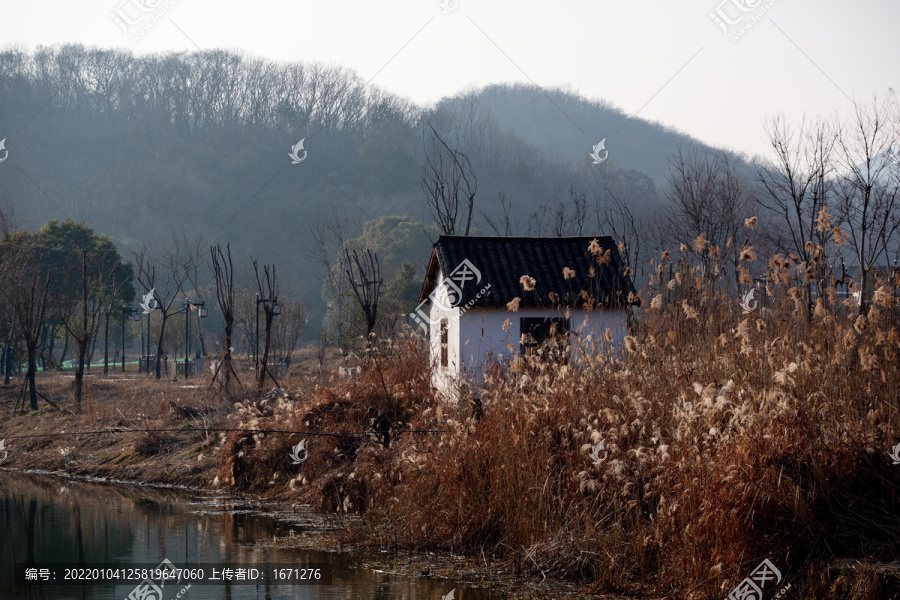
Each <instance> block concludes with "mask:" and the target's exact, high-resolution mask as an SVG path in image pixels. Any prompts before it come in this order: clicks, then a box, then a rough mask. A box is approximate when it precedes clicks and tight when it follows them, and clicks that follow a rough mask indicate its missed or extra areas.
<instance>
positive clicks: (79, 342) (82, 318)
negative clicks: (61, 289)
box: [56, 250, 118, 413]
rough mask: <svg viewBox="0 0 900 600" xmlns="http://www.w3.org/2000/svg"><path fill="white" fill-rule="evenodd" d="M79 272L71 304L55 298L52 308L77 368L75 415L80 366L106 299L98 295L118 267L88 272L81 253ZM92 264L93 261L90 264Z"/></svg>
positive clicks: (94, 268) (84, 253)
mask: <svg viewBox="0 0 900 600" xmlns="http://www.w3.org/2000/svg"><path fill="white" fill-rule="evenodd" d="M80 262H81V265H80V266H81V268H80V269H79V273H78V278H79V279H81V286H80V287H81V290H80V294H79V295H78V299H77V301H76V302H75V303H74V304H69V302H68V298H65V297H62V296H61V295H59V294H57V295H56V296H57V297H56V304H57V307H58V314H59V316H60V319H62V322H63V326H64V327H65V328H66V332H67V333H68V335H69V336H70V337H71V339H72V340H73V341H74V342H75V346H76V352H77V366H76V369H75V412H77V413H81V397H82V390H83V388H84V366H85V361H86V360H88V349H89V348H90V345H91V342H92V341H94V340H95V339H96V337H97V333H98V332H99V330H100V324H101V323H102V322H103V320H102V319H101V318H100V317H101V316H102V315H103V314H104V312H105V310H104V309H105V307H106V302H105V300H107V298H105V297H103V296H101V295H100V291H101V290H102V289H103V288H105V287H106V285H107V284H108V282H109V280H110V279H112V278H113V275H114V273H115V268H116V267H117V266H118V264H115V265H113V268H112V269H110V270H105V269H104V270H99V271H98V270H97V267H100V265H97V264H92V265H91V267H92V269H91V270H90V271H89V270H88V253H87V251H86V250H82V251H81V261H80ZM92 262H93V261H92ZM67 309H70V310H67Z"/></svg>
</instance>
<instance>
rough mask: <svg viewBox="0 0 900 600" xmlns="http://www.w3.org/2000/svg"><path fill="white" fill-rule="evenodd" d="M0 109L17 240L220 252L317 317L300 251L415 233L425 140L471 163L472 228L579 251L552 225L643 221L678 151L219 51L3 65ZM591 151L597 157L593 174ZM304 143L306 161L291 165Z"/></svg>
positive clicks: (526, 112)
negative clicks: (604, 204)
mask: <svg viewBox="0 0 900 600" xmlns="http://www.w3.org/2000/svg"><path fill="white" fill-rule="evenodd" d="M0 107H2V108H0V137H5V138H6V144H5V146H6V149H7V150H8V152H9V157H8V159H7V161H5V163H4V164H3V165H2V168H0V194H2V201H3V202H4V204H5V206H6V207H7V209H12V212H13V213H14V214H15V216H16V218H17V220H18V221H19V222H20V223H22V224H23V225H25V226H26V227H28V228H30V229H36V228H38V227H40V226H41V224H43V223H44V222H45V221H47V220H48V219H50V218H60V219H64V218H71V219H73V220H74V221H76V222H77V221H84V222H85V223H87V224H88V225H89V226H91V227H92V228H94V229H95V230H96V231H97V232H98V233H100V234H103V235H108V236H110V237H111V238H112V239H113V240H114V241H115V242H116V244H117V245H118V246H119V247H120V248H121V250H122V252H123V255H124V256H126V257H127V256H130V255H131V253H132V252H133V251H135V250H137V249H138V248H140V247H141V246H142V245H144V244H146V245H149V246H154V245H159V244H165V243H166V240H167V239H169V237H170V235H171V232H172V231H177V232H179V233H186V234H188V235H192V236H196V237H199V238H201V239H209V240H215V241H227V242H230V243H231V244H232V247H233V248H235V249H239V252H241V253H242V255H250V254H253V255H254V256H258V257H259V258H260V260H262V261H266V262H277V263H278V264H279V266H280V267H281V269H282V272H283V273H291V274H292V275H295V276H296V279H297V280H298V281H303V282H305V287H304V289H303V291H302V295H303V298H302V299H303V300H305V301H307V302H309V303H310V304H312V305H313V307H314V308H315V307H316V306H317V305H318V306H319V307H320V308H321V297H320V296H321V290H322V288H321V285H320V284H319V283H318V282H321V281H322V278H323V273H321V272H320V271H317V270H316V268H317V266H316V264H315V262H314V261H309V260H306V259H305V258H304V254H303V251H302V248H303V246H304V243H305V242H306V241H307V240H308V238H309V229H310V227H311V226H312V225H313V224H314V223H315V222H316V221H317V220H318V219H319V218H321V217H323V216H334V215H343V217H344V218H345V219H346V220H347V221H348V222H349V223H350V231H351V232H352V233H353V235H359V234H360V233H361V232H362V224H363V223H365V222H367V221H371V220H374V219H376V218H377V217H379V216H383V215H408V216H410V217H412V219H413V220H415V221H418V222H421V223H422V224H423V227H426V226H428V225H429V224H430V223H432V222H433V218H432V214H431V212H430V211H429V208H428V206H427V204H426V202H425V195H424V194H423V191H422V182H421V180H422V175H423V164H424V162H425V158H424V157H425V154H426V152H427V148H428V142H429V140H430V139H432V138H433V137H434V136H435V135H438V136H440V138H441V139H442V140H444V141H445V142H446V143H447V144H448V145H449V146H451V147H453V148H454V149H457V150H458V151H459V152H461V153H464V155H465V156H466V157H467V158H468V160H469V161H470V163H471V170H472V172H473V174H474V177H475V179H476V182H477V192H476V194H475V198H474V211H473V227H475V228H476V229H479V230H481V231H486V232H492V231H494V230H497V231H499V232H500V233H507V232H509V233H519V234H528V233H531V234H536V233H554V232H555V233H577V232H574V231H572V232H568V231H563V230H562V229H560V228H561V227H563V229H564V228H565V227H564V225H563V224H562V223H561V221H560V219H559V218H558V217H559V215H558V213H559V212H560V211H561V210H562V211H565V210H567V209H566V205H567V204H569V203H570V202H571V199H572V198H574V197H576V196H578V195H579V194H580V195H582V196H587V197H588V198H589V199H590V200H591V201H592V202H594V201H596V200H598V199H599V198H600V197H601V196H605V197H606V198H607V199H610V198H612V197H613V196H614V197H615V198H616V200H617V201H623V202H626V203H628V204H629V206H632V207H636V208H635V209H636V210H638V211H640V210H641V209H642V207H653V206H655V205H656V203H657V202H658V193H657V189H658V187H659V185H660V183H661V181H660V178H661V177H662V176H663V174H664V173H665V171H666V163H667V160H668V157H669V156H671V155H673V154H674V153H675V152H676V151H677V148H678V145H679V144H682V143H690V142H691V140H689V139H688V138H686V137H685V136H681V135H679V134H677V133H675V132H673V131H671V130H669V129H666V128H663V127H661V126H657V125H653V124H650V123H647V122H643V121H641V120H640V119H634V120H632V121H631V122H629V123H628V125H627V127H626V128H625V129H624V130H623V131H622V132H621V133H619V134H617V135H615V136H614V135H613V134H614V133H615V131H614V130H613V128H615V129H618V128H619V127H621V125H622V124H624V122H625V116H624V115H623V114H622V113H621V111H618V110H615V109H613V108H610V107H609V106H608V105H606V104H604V103H600V102H592V101H588V100H585V99H583V98H580V97H578V96H577V95H574V94H571V93H567V92H562V91H550V92H545V91H543V90H540V89H537V88H531V87H520V86H516V87H508V86H507V87H504V86H492V87H489V88H487V89H484V90H481V91H476V92H469V93H465V94H461V95H459V96H457V97H453V98H446V99H444V100H442V101H441V102H439V103H438V104H437V106H435V107H420V106H416V105H414V104H413V103H411V102H409V101H407V100H405V99H403V98H399V97H397V96H394V95H392V94H390V93H389V92H386V91H383V90H380V89H377V88H375V87H372V86H367V85H366V84H365V82H364V81H363V80H362V79H361V78H360V77H359V76H358V75H357V74H356V73H354V72H352V71H349V70H347V69H344V68H341V67H335V66H323V65H320V64H315V63H306V62H297V63H291V64H282V63H276V62H272V61H268V60H263V59H257V58H251V57H247V56H242V55H239V54H235V53H231V52H226V51H207V52H202V53H201V52H195V53H179V54H165V55H152V56H135V55H133V54H131V53H129V52H126V51H121V50H107V49H93V48H86V47H83V46H75V45H68V46H61V47H52V48H39V49H38V50H36V51H35V52H33V53H29V52H25V51H21V50H18V49H8V50H6V51H4V52H3V53H2V55H0ZM573 122H574V123H577V124H578V125H577V127H576V126H573ZM431 127H433V128H434V129H433V130H432V129H431ZM579 128H580V129H581V131H579ZM601 136H605V137H609V138H610V143H609V144H608V146H607V147H608V148H609V149H610V157H609V159H608V160H607V161H606V162H605V164H603V165H602V167H603V168H602V169H600V168H588V167H596V165H592V164H591V159H590V158H589V157H588V153H589V152H590V151H591V146H592V145H593V144H595V143H597V142H598V141H599V138H601ZM301 139H303V140H304V145H303V150H304V151H306V152H308V155H307V156H306V159H305V160H303V162H300V163H299V164H292V161H291V158H290V157H289V156H288V154H289V153H290V152H291V150H292V147H293V146H294V145H295V144H297V142H298V141H300V140H301ZM613 140H615V141H613ZM300 156H302V152H301V154H300ZM501 198H502V199H503V201H502V202H501ZM555 213H556V214H555ZM554 215H555V216H554ZM585 222H586V224H585V225H584V227H586V228H588V229H591V230H596V229H597V228H598V225H597V222H598V219H597V218H596V216H593V215H588V217H587V219H586V221H585ZM426 260H427V254H426V255H422V256H418V255H417V256H405V257H399V256H398V257H395V259H394V260H393V264H388V265H387V268H388V270H394V271H396V270H397V269H399V266H400V264H401V263H403V262H413V263H416V264H417V265H421V264H422V263H424V262H425V261H426ZM419 268H421V267H419ZM313 282H317V283H313ZM314 312H319V311H314Z"/></svg>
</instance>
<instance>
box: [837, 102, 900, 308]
mask: <svg viewBox="0 0 900 600" xmlns="http://www.w3.org/2000/svg"><path fill="white" fill-rule="evenodd" d="M889 111H890V106H889V104H888V103H887V102H883V103H881V104H879V103H878V101H877V99H876V100H873V102H872V105H871V107H860V106H857V107H856V109H855V111H854V114H853V117H852V119H851V120H850V122H849V123H848V124H847V125H846V126H840V125H839V126H838V127H840V135H839V137H838V147H839V149H840V152H839V153H840V167H841V174H840V175H839V176H838V186H837V195H838V205H839V219H840V221H841V223H844V224H846V225H847V228H848V230H849V231H848V233H849V238H850V244H851V246H852V248H853V254H854V257H855V259H856V263H857V266H858V267H859V273H860V281H859V293H860V302H859V311H860V314H862V313H863V312H864V311H865V307H866V304H867V299H866V294H867V292H868V286H869V281H868V278H869V274H870V272H871V271H872V270H873V269H874V268H876V266H877V263H878V261H879V260H882V259H886V258H887V257H888V255H889V249H888V248H889V244H891V243H892V242H894V241H895V240H896V237H897V234H898V231H900V229H898V228H900V172H898V165H897V164H896V162H895V161H894V160H892V158H893V156H892V152H893V147H894V144H896V143H897V142H898V141H900V136H898V135H897V132H896V130H895V129H893V128H892V127H891V125H892V123H893V122H894V121H896V116H894V119H893V120H892V119H891V115H890V112H889Z"/></svg>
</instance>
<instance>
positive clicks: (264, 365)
mask: <svg viewBox="0 0 900 600" xmlns="http://www.w3.org/2000/svg"><path fill="white" fill-rule="evenodd" d="M274 317H275V315H273V314H272V311H271V309H267V310H266V343H265V345H264V346H263V355H262V361H261V362H260V367H261V368H260V370H259V381H258V382H257V384H256V389H258V390H261V389H262V388H263V385H265V383H266V373H268V372H269V343H270V342H271V340H272V319H273V318H274Z"/></svg>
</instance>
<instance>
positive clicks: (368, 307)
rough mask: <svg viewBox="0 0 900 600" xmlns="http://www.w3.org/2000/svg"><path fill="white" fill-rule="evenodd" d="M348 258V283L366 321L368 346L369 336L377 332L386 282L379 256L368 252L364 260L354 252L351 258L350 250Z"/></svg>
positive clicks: (345, 251)
mask: <svg viewBox="0 0 900 600" xmlns="http://www.w3.org/2000/svg"><path fill="white" fill-rule="evenodd" d="M344 253H345V255H346V257H347V261H346V263H347V270H346V271H345V274H346V276H347V283H348V284H349V285H350V289H351V290H353V295H354V296H355V297H356V301H357V303H358V304H359V307H360V309H361V310H362V312H363V315H364V316H365V319H366V344H367V345H368V344H369V341H370V340H369V336H370V335H371V334H372V331H374V330H375V325H376V324H377V322H378V303H379V301H380V300H381V294H382V292H383V291H384V282H383V281H382V280H381V265H379V263H378V255H377V254H375V253H374V252H372V251H371V250H366V251H365V252H364V253H363V255H362V258H360V255H359V253H358V252H357V251H356V250H354V251H353V255H352V256H351V254H350V252H349V251H348V250H346V249H345V250H344Z"/></svg>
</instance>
